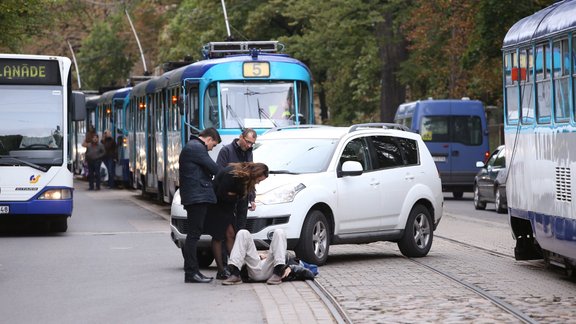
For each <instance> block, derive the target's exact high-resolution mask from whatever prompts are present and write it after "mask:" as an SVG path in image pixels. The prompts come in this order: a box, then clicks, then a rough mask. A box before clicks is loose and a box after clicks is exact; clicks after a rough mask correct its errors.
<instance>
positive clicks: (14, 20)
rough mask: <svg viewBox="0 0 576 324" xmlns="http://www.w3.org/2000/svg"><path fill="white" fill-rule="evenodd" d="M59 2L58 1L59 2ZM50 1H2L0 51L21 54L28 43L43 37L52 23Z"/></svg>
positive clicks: (0, 3)
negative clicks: (34, 38)
mask: <svg viewBox="0 0 576 324" xmlns="http://www.w3.org/2000/svg"><path fill="white" fill-rule="evenodd" d="M57 2H58V1H57ZM53 3H54V1H48V0H29V1H20V0H2V1H1V2H0V51H3V52H12V53H18V52H20V50H21V48H22V46H23V45H24V43H25V42H26V41H28V40H29V39H30V38H33V37H34V36H37V35H41V33H42V30H43V29H45V28H46V27H48V26H50V25H51V23H52V15H50V14H48V13H50V12H51V10H50V5H51V4H53Z"/></svg>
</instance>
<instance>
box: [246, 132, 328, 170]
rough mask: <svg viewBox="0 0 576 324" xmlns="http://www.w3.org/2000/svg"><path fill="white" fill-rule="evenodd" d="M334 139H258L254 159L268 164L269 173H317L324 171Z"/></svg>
mask: <svg viewBox="0 0 576 324" xmlns="http://www.w3.org/2000/svg"><path fill="white" fill-rule="evenodd" d="M337 143H338V141H337V140H336V139H316V138H314V139H293V138H290V139H274V140H264V139H262V140H260V139H258V141H257V143H256V145H255V147H254V161H255V162H262V163H265V164H266V165H268V168H269V169H270V173H296V174H299V173H317V172H322V171H326V168H328V163H330V159H331V157H332V155H333V153H334V150H335V148H336V144H337Z"/></svg>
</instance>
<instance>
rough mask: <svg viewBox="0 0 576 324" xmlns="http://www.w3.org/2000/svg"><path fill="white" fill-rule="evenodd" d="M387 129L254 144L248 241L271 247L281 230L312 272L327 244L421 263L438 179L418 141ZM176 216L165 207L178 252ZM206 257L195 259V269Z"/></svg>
mask: <svg viewBox="0 0 576 324" xmlns="http://www.w3.org/2000/svg"><path fill="white" fill-rule="evenodd" d="M394 127H399V125H395V126H394ZM392 128H393V127H392V126H391V125H390V124H364V125H354V126H351V127H329V126H325V127H310V128H305V129H303V128H299V129H287V128H279V129H276V130H272V131H269V132H267V133H266V134H263V135H261V136H259V137H258V142H257V143H256V145H255V147H254V161H257V162H263V163H266V164H267V165H268V167H269V168H270V176H269V177H268V179H266V180H264V181H262V182H261V183H260V184H259V185H258V186H257V188H256V190H257V196H256V204H257V207H256V210H255V211H249V212H248V222H247V223H248V225H247V227H248V230H249V231H250V232H251V233H252V236H253V238H254V239H255V241H256V242H266V243H267V242H270V239H271V237H272V234H273V233H274V230H275V229H277V228H282V229H283V230H284V231H285V232H286V235H287V239H288V248H289V249H291V250H294V251H295V252H296V254H297V255H298V256H299V257H300V258H301V259H302V260H304V261H306V262H308V263H313V264H317V265H322V264H324V263H325V262H326V260H327V258H328V253H329V249H330V245H332V244H349V243H353V244H355V243H370V242H375V241H392V242H396V243H397V244H398V247H399V249H400V251H401V253H402V254H404V255H405V256H408V257H423V256H426V255H427V254H428V252H429V251H430V248H431V246H432V240H433V231H434V230H435V229H436V227H437V226H438V223H439V222H440V219H441V217H442V213H443V204H444V198H443V195H442V184H441V180H440V176H439V174H438V170H437V169H436V165H435V163H434V160H433V159H432V156H431V155H430V152H429V151H428V149H427V148H426V145H425V144H424V142H423V141H422V139H421V137H420V135H418V134H415V133H412V132H409V131H407V129H406V130H399V129H392ZM174 201H175V203H176V204H177V203H178V199H174ZM183 211H184V209H183V208H182V207H181V205H180V206H174V204H173V205H172V215H171V217H172V220H171V229H172V238H173V240H175V242H176V243H177V245H178V246H182V244H183V239H184V237H185V236H184V235H183V233H185V231H184V228H183V226H182V225H183V224H184V221H183V218H184V219H185V217H186V216H185V215H186V213H185V211H184V212H183ZM200 249H205V248H204V247H202V248H200ZM207 249H209V245H207ZM209 254H210V253H209V251H206V250H203V251H202V252H201V253H199V255H201V256H200V260H201V262H208V256H209ZM203 256H206V259H203V258H204V257H203ZM210 261H211V259H210ZM208 264H209V263H208ZM204 265H206V264H205V263H204Z"/></svg>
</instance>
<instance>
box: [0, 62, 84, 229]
mask: <svg viewBox="0 0 576 324" xmlns="http://www.w3.org/2000/svg"><path fill="white" fill-rule="evenodd" d="M70 66H71V61H70V59H68V58H66V57H56V56H40V55H17V54H0V221H7V222H8V221H18V222H19V221H26V222H38V223H42V224H44V225H45V228H47V229H49V230H51V231H54V232H65V231H66V230H67V228H68V223H67V221H68V217H70V216H71V215H72V207H73V193H74V187H73V172H72V169H73V164H72V161H73V156H72V155H73V153H74V149H73V148H72V141H71V140H70V139H71V138H72V133H71V132H72V131H73V128H72V127H70V125H71V123H72V122H73V121H76V120H82V119H84V118H85V99H84V94H82V93H79V92H73V91H72V88H71V74H70Z"/></svg>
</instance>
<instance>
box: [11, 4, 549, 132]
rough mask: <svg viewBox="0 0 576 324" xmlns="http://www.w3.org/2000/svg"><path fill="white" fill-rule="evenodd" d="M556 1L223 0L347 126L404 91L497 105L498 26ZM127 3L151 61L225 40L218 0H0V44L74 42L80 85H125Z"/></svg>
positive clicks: (251, 35)
mask: <svg viewBox="0 0 576 324" xmlns="http://www.w3.org/2000/svg"><path fill="white" fill-rule="evenodd" d="M553 2H555V1H554V0H526V1H514V0H478V1H469V0H331V1H317V0H226V6H227V13H228V20H229V24H230V32H231V35H232V37H233V38H234V39H235V40H278V41H281V42H283V43H284V44H285V45H286V53H288V54H290V55H292V56H293V57H295V58H297V59H299V60H301V61H303V62H304V63H305V64H307V65H308V66H309V68H310V69H311V71H312V75H313V76H314V88H315V93H316V95H317V97H318V98H321V100H320V101H321V102H322V106H321V107H320V109H322V112H323V113H324V114H325V115H326V116H328V117H329V119H328V120H325V121H323V122H327V123H331V124H337V125H341V124H344V125H347V124H350V123H353V122H364V121H379V120H381V119H386V121H389V120H387V119H389V118H390V116H391V111H392V110H395V108H396V106H397V104H398V103H399V102H402V101H403V100H404V99H405V98H404V96H405V93H406V94H407V97H408V98H407V100H416V99H420V98H426V97H429V96H432V97H435V98H448V97H453V98H459V97H463V96H468V97H471V98H473V99H480V100H482V101H483V102H485V103H486V104H488V105H501V101H502V94H501V92H502V90H501V60H502V58H501V50H500V48H501V44H502V39H503V37H504V35H505V34H506V32H507V30H508V29H509V28H510V26H511V25H512V24H513V23H514V22H516V21H517V20H519V19H520V18H522V17H524V16H527V15H530V14H531V13H533V12H535V11H537V10H539V9H541V8H543V7H545V6H548V5H550V4H551V3H553ZM125 9H126V10H128V11H129V12H130V15H131V17H132V20H133V22H134V25H135V28H136V30H137V32H138V35H139V37H140V42H141V45H142V47H143V50H144V56H145V57H146V61H147V65H148V66H147V68H148V70H152V69H153V68H154V67H155V66H159V65H161V64H162V63H163V62H166V61H175V60H181V59H183V58H184V57H185V56H192V57H193V59H194V60H199V59H201V48H202V46H203V45H204V44H205V43H207V42H211V41H224V40H226V39H227V37H228V34H227V30H226V24H225V20H224V14H223V10H222V4H221V1H202V0H162V1H158V0H125V1H120V2H111V1H94V2H91V1H79V0H75V1H64V0H29V1H19V0H3V1H0V50H1V51H5V52H17V51H19V50H21V49H22V48H26V49H27V50H28V49H30V50H28V52H30V53H39V54H51V55H66V56H70V53H69V52H68V50H69V49H68V46H67V42H68V41H70V42H71V44H72V45H73V46H74V49H75V51H76V56H77V58H78V63H79V67H80V69H81V77H82V83H83V88H85V89H88V88H93V89H94V88H98V87H100V86H109V85H112V84H116V85H123V82H124V80H126V78H128V77H129V76H130V75H131V74H132V75H139V74H141V73H142V72H143V64H141V60H140V52H139V50H138V46H137V44H136V41H135V39H134V36H133V34H132V31H131V29H130V26H129V24H128V22H127V19H126V16H125V13H124V10H125ZM47 35H50V36H49V37H48V36H47ZM52 35H55V36H52ZM27 40H33V43H30V42H27ZM30 44H31V45H30ZM24 46H27V47H24Z"/></svg>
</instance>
